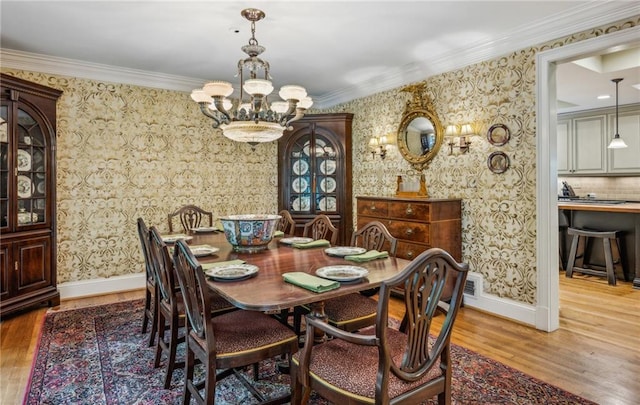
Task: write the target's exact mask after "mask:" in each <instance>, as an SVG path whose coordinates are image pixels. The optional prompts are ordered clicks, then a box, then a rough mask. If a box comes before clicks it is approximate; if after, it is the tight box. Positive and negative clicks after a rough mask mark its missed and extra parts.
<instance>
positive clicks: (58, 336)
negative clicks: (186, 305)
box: [24, 300, 593, 404]
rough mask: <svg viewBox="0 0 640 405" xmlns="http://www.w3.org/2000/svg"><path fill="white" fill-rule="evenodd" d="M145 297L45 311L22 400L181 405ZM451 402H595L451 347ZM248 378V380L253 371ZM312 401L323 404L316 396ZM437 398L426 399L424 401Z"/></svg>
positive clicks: (226, 398) (229, 388)
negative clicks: (152, 339) (143, 328)
mask: <svg viewBox="0 0 640 405" xmlns="http://www.w3.org/2000/svg"><path fill="white" fill-rule="evenodd" d="M142 304H143V303H142V301H141V300H136V301H127V302H122V303H118V304H114V305H108V306H97V307H90V308H85V309H78V310H71V311H60V312H52V313H49V314H47V316H46V318H45V321H44V325H43V329H42V335H41V339H40V343H39V345H38V349H37V351H36V356H35V360H34V364H33V370H32V375H31V380H30V384H29V387H28V388H27V393H26V395H25V401H24V403H25V404H179V403H181V395H182V386H183V384H182V378H183V375H182V372H181V370H177V371H176V372H175V373H174V377H173V381H172V385H171V389H169V390H165V389H163V387H162V379H163V373H164V371H163V369H162V368H157V369H156V368H153V359H154V354H155V353H154V348H149V347H147V345H146V342H147V338H146V336H144V335H142V334H140V325H141V322H142ZM451 354H452V358H453V360H454V366H453V403H454V404H593V402H590V401H587V400H585V399H583V398H580V397H578V396H575V395H573V394H571V393H568V392H566V391H563V390H561V389H560V388H557V387H554V386H552V385H549V384H547V383H544V382H542V381H540V380H537V379H535V378H533V377H530V376H528V375H526V374H523V373H521V372H519V371H517V370H514V369H513V368H511V367H508V366H506V365H504V364H501V363H498V362H496V361H493V360H491V359H488V358H486V357H483V356H481V355H479V354H477V353H474V352H472V351H469V350H467V349H464V348H462V347H460V346H455V345H454V346H453V348H452V353H451ZM248 374H249V375H247V376H246V377H247V378H246V379H247V380H248V381H250V382H252V381H253V378H252V376H251V375H250V374H251V371H248ZM252 384H253V385H254V386H255V387H256V388H257V389H258V390H259V391H261V392H262V393H263V394H264V395H265V396H266V397H275V396H280V395H282V393H283V392H284V391H286V390H288V389H289V376H288V375H282V374H280V373H278V372H277V370H276V367H274V362H273V361H270V362H263V363H262V364H261V367H260V380H259V381H258V382H252ZM216 403H217V404H252V403H256V401H255V399H254V398H253V397H252V396H251V394H250V393H249V391H248V390H247V389H245V388H244V387H243V385H242V383H241V382H240V380H238V379H237V378H236V377H235V376H231V377H228V378H226V379H224V380H223V381H221V382H219V383H218V385H217V389H216ZM311 403H312V404H326V403H327V402H325V401H324V400H322V399H320V398H316V397H313V398H312V401H311ZM431 403H435V400H434V401H433V402H431V401H430V402H429V404H431Z"/></svg>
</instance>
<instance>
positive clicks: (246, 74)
mask: <svg viewBox="0 0 640 405" xmlns="http://www.w3.org/2000/svg"><path fill="white" fill-rule="evenodd" d="M240 14H241V15H242V16H243V17H244V18H246V19H247V20H249V21H251V38H250V39H249V43H248V44H247V45H245V46H243V47H242V51H243V52H244V53H246V54H247V55H248V56H249V57H248V58H246V59H241V60H240V61H239V62H238V76H239V77H240V96H239V97H237V98H229V96H231V94H232V93H233V91H234V89H233V85H232V84H231V83H229V82H225V81H212V82H209V83H206V84H205V85H204V87H202V88H201V89H196V90H193V91H192V92H191V98H192V99H193V100H194V101H195V102H197V103H198V104H200V111H202V113H203V114H204V115H206V116H207V117H209V118H211V119H212V120H213V127H214V128H220V129H221V130H222V133H223V135H224V136H226V137H227V138H229V139H231V140H234V141H237V142H246V143H248V144H250V145H251V146H252V149H253V148H255V146H256V145H257V144H258V143H261V142H271V141H275V140H276V139H278V138H280V137H281V136H282V134H283V132H284V130H285V129H288V130H291V127H290V126H289V124H290V123H291V122H293V121H296V120H299V119H300V118H302V117H303V116H304V113H305V111H306V110H307V109H308V108H310V107H311V105H312V104H313V101H312V100H311V97H309V96H307V91H306V90H305V88H304V87H301V86H296V85H286V86H282V88H281V89H280V92H279V93H278V94H279V96H280V98H282V99H283V100H285V101H273V102H269V100H268V98H267V97H268V96H269V94H271V92H272V91H273V85H272V84H271V76H270V75H269V62H267V61H265V60H263V59H260V58H259V57H258V56H259V55H260V54H261V53H262V52H264V51H265V47H264V46H261V45H259V44H258V40H257V39H256V37H255V29H256V21H260V20H262V19H263V18H264V17H265V14H264V12H263V11H261V10H258V9H255V8H248V9H245V10H242V12H241V13H240ZM294 113H295V114H294ZM292 115H293V117H292Z"/></svg>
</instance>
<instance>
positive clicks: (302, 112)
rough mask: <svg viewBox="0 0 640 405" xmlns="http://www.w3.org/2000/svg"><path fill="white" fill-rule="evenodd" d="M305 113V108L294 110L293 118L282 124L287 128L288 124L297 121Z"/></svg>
mask: <svg viewBox="0 0 640 405" xmlns="http://www.w3.org/2000/svg"><path fill="white" fill-rule="evenodd" d="M305 111H307V109H306V108H296V115H295V116H294V117H293V118H291V119H290V120H289V121H287V123H286V124H284V126H286V127H287V128H289V124H291V123H292V122H294V121H298V120H299V119H300V118H302V117H304V113H305Z"/></svg>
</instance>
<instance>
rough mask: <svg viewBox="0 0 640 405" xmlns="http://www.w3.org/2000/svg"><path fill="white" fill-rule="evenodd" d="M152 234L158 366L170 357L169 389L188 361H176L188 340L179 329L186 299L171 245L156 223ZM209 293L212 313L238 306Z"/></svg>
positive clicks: (167, 374) (166, 387)
mask: <svg viewBox="0 0 640 405" xmlns="http://www.w3.org/2000/svg"><path fill="white" fill-rule="evenodd" d="M149 236H150V238H149V239H150V243H149V246H150V249H149V251H150V252H151V257H152V259H153V260H152V263H153V265H154V271H155V275H156V284H157V286H158V292H159V294H158V326H157V330H158V341H157V343H156V356H155V360H154V367H159V366H160V361H161V359H162V356H163V355H164V356H165V357H166V359H167V361H166V363H165V368H166V374H165V379H164V388H165V389H169V387H170V386H171V378H172V376H173V371H174V370H175V369H176V368H177V367H182V366H184V362H182V361H181V362H177V361H176V352H177V349H178V345H179V344H180V343H182V342H184V336H180V334H179V329H180V328H183V327H184V326H185V325H186V322H185V309H184V299H183V296H182V293H181V291H180V287H179V285H178V283H177V281H176V271H175V268H174V264H173V260H172V258H171V255H170V253H169V248H168V246H167V244H166V243H165V242H164V241H163V240H162V235H161V234H160V232H159V231H158V228H156V227H155V226H152V227H151V229H150V230H149ZM209 295H210V297H209V298H210V309H211V312H212V316H215V315H219V314H224V313H227V312H230V311H235V310H236V308H235V307H234V306H233V305H231V304H230V303H229V302H228V301H227V300H225V299H224V298H222V297H221V296H219V295H218V294H214V293H213V292H210V293H209ZM167 334H168V336H167Z"/></svg>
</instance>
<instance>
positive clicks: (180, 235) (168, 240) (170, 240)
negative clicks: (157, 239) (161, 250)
mask: <svg viewBox="0 0 640 405" xmlns="http://www.w3.org/2000/svg"><path fill="white" fill-rule="evenodd" d="M180 239H183V240H191V239H193V236H189V235H185V234H183V233H177V234H175V235H164V236H163V237H162V241H163V242H164V243H176V242H177V241H178V240H180Z"/></svg>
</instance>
